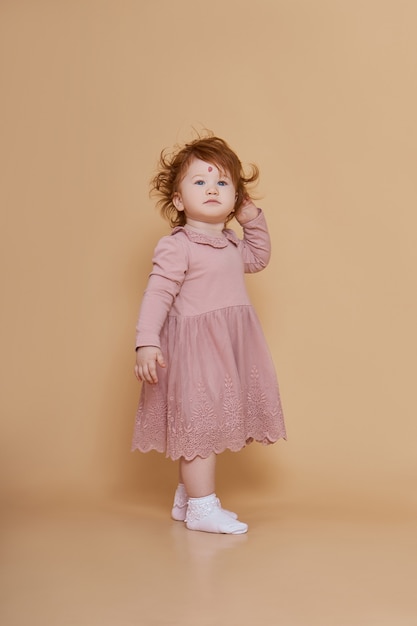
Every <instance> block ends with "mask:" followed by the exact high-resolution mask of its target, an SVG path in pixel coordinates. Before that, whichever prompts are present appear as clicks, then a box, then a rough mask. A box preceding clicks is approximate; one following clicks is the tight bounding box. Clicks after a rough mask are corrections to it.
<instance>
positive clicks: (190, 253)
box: [132, 210, 286, 460]
mask: <svg viewBox="0 0 417 626" xmlns="http://www.w3.org/2000/svg"><path fill="white" fill-rule="evenodd" d="M243 231H244V238H243V239H239V238H238V237H237V235H236V234H235V233H234V232H233V231H232V230H229V229H225V230H223V232H222V234H220V235H219V236H218V237H217V236H211V235H206V234H203V233H201V232H198V231H196V230H194V229H192V228H190V227H189V226H184V227H182V226H180V227H177V228H174V229H173V230H172V233H171V235H168V236H166V237H163V238H162V239H161V240H160V241H159V243H158V245H157V247H156V249H155V253H154V258H153V269H152V272H151V274H150V277H149V282H148V286H147V288H146V291H145V294H144V297H143V301H142V306H141V310H140V314H139V319H138V324H137V335H136V346H137V347H138V346H158V347H160V348H161V350H162V353H163V355H164V358H165V361H166V364H167V366H166V368H160V367H159V366H157V367H158V379H159V380H158V383H156V384H155V385H150V384H149V383H146V382H145V383H143V385H142V391H141V396H140V401H139V407H138V410H137V414H136V422H135V429H134V436H133V443H132V450H134V449H139V450H141V451H142V452H147V451H149V450H158V451H159V452H165V454H166V456H167V457H171V458H172V459H178V458H179V457H185V458H186V459H188V460H190V459H193V458H194V457H195V456H201V457H203V458H206V457H207V456H209V454H210V453H211V452H216V453H220V452H223V451H224V450H225V449H226V448H228V449H230V450H234V451H237V450H240V449H241V448H243V447H244V446H245V445H246V444H248V443H250V442H251V441H254V440H255V441H259V442H261V443H264V444H268V443H273V442H275V441H277V439H279V438H280V437H283V438H285V437H286V433H285V425H284V418H283V414H282V409H281V402H280V397H279V390H278V383H277V379H276V374H275V369H274V365H273V362H272V359H271V355H270V352H269V350H268V347H267V345H266V342H265V338H264V336H263V333H262V329H261V326H260V323H259V320H258V318H257V315H256V313H255V311H254V309H253V307H252V305H251V303H250V300H249V297H248V294H247V291H246V287H245V282H244V272H258V271H260V270H262V269H263V268H264V267H265V266H266V265H267V263H268V261H269V257H270V239H269V234H268V229H267V226H266V222H265V218H264V215H263V213H262V212H261V211H260V210H259V214H258V216H257V217H256V218H255V219H253V220H251V221H250V222H248V223H246V224H245V226H244V228H243Z"/></svg>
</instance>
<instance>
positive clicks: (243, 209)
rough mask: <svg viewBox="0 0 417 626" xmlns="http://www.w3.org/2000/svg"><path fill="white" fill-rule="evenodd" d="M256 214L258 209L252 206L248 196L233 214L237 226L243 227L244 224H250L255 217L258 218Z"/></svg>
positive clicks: (252, 203)
mask: <svg viewBox="0 0 417 626" xmlns="http://www.w3.org/2000/svg"><path fill="white" fill-rule="evenodd" d="M258 213H259V211H258V208H257V207H256V205H255V204H254V202H253V200H252V199H251V198H250V197H249V196H246V198H245V199H244V200H243V202H242V204H241V205H240V207H239V209H238V211H237V213H235V218H236V219H237V221H238V222H239V224H240V225H241V226H243V225H244V224H246V222H250V221H251V220H254V219H255V217H258Z"/></svg>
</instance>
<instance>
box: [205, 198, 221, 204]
mask: <svg viewBox="0 0 417 626" xmlns="http://www.w3.org/2000/svg"><path fill="white" fill-rule="evenodd" d="M204 204H220V202H219V201H218V200H215V199H214V198H212V199H210V200H206V201H205V202H204Z"/></svg>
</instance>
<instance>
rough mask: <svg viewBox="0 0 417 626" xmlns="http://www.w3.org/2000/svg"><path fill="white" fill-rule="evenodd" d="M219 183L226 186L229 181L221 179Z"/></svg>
mask: <svg viewBox="0 0 417 626" xmlns="http://www.w3.org/2000/svg"><path fill="white" fill-rule="evenodd" d="M218 184H219V185H221V186H222V187H226V185H227V182H226V181H225V180H219V182H218Z"/></svg>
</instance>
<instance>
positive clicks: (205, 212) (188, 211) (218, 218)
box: [172, 159, 236, 226]
mask: <svg viewBox="0 0 417 626" xmlns="http://www.w3.org/2000/svg"><path fill="white" fill-rule="evenodd" d="M172 201H173V203H174V206H175V208H176V209H177V211H184V213H185V216H186V221H187V223H189V224H191V223H194V222H195V223H197V225H198V223H203V224H209V225H217V224H218V225H221V226H223V225H224V222H225V220H226V218H227V216H228V215H229V214H230V213H231V212H232V211H233V209H234V206H235V202H236V189H235V186H234V184H233V181H232V179H231V178H230V176H229V175H228V174H224V173H222V172H221V171H220V170H219V169H218V168H217V167H216V166H215V165H213V164H212V163H206V162H205V161H201V160H200V159H194V160H193V161H191V163H190V165H189V167H188V170H187V171H186V174H185V176H184V178H183V179H182V181H181V183H180V185H179V190H178V192H177V193H175V194H174V197H173V199H172Z"/></svg>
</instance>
